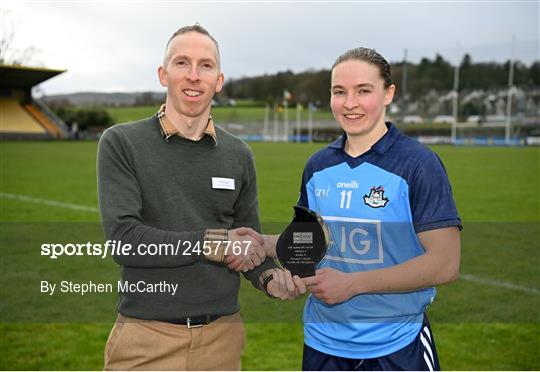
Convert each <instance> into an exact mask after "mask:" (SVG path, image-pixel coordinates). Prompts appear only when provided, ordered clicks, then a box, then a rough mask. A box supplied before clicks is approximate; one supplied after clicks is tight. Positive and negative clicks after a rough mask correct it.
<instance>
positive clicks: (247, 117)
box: [106, 105, 333, 124]
mask: <svg viewBox="0 0 540 372" xmlns="http://www.w3.org/2000/svg"><path fill="white" fill-rule="evenodd" d="M158 109H159V105H156V106H142V107H114V108H107V109H106V110H107V112H108V113H109V114H110V115H111V117H112V119H113V122H114V123H127V122H130V121H135V120H139V119H141V118H146V117H149V116H152V115H154V114H155V113H156V112H157V110H158ZM307 115H308V114H307V111H306V110H303V111H302V120H307ZM264 116H265V108H264V106H259V107H251V106H243V105H242V106H229V107H214V108H212V117H213V118H214V120H215V122H216V123H218V124H219V123H242V122H254V121H258V122H263V121H264ZM279 118H280V119H279V120H283V113H280V114H279ZM313 119H314V120H333V115H332V113H331V112H330V111H327V110H318V111H316V112H315V113H314V115H313ZM269 120H270V121H272V120H273V116H272V112H270V114H269ZM289 120H290V121H294V120H296V109H295V108H294V107H293V108H290V109H289Z"/></svg>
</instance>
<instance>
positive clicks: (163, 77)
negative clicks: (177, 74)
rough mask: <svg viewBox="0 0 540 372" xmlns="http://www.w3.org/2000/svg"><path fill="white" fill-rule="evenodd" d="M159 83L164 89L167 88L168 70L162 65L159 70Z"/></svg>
mask: <svg viewBox="0 0 540 372" xmlns="http://www.w3.org/2000/svg"><path fill="white" fill-rule="evenodd" d="M157 73H158V78H159V83H160V84H161V86H162V87H166V86H167V70H165V67H163V65H160V66H159V67H158V70H157Z"/></svg>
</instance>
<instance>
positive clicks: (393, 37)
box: [0, 0, 540, 94]
mask: <svg viewBox="0 0 540 372" xmlns="http://www.w3.org/2000/svg"><path fill="white" fill-rule="evenodd" d="M539 4H540V2H539V1H474V2H473V1H415V2H402V1H362V2H361V1H357V2H353V1H335V2H320V1H319V2H314V1H311V2H279V1H278V2H262V1H261V2H253V1H250V2H247V1H236V2H225V1H197V2H186V1H154V2H149V1H76V2H75V1H20V0H19V1H6V0H0V12H1V13H0V14H2V15H3V18H4V21H3V22H2V23H3V25H2V26H3V27H1V28H0V32H5V31H2V29H3V30H6V29H7V30H8V31H9V29H10V28H11V30H12V32H13V35H14V39H13V47H14V48H16V49H19V50H21V49H24V48H28V47H33V48H35V50H36V52H35V53H34V54H33V58H32V59H31V60H30V62H31V63H30V64H33V65H41V66H44V67H48V68H53V69H66V70H68V71H67V72H66V73H64V74H61V75H59V76H57V77H55V78H53V79H51V80H49V81H47V82H45V83H43V84H41V85H40V87H39V89H40V91H41V92H42V93H45V94H59V93H73V92H83V91H85V92H86V91H101V92H134V91H165V90H164V88H163V87H161V86H160V84H159V82H158V79H157V72H156V71H157V67H158V66H159V64H160V63H161V61H162V58H163V53H164V48H165V44H166V42H167V40H168V38H169V37H170V35H171V34H172V33H173V32H174V31H175V30H177V29H178V28H180V27H182V26H185V25H190V24H194V23H196V22H198V23H200V24H201V25H202V26H203V27H205V28H206V29H208V30H209V31H210V33H211V34H212V35H213V36H214V37H215V38H216V39H217V40H218V42H219V44H220V52H221V60H222V70H223V72H224V74H225V78H226V79H227V78H233V79H234V78H240V77H244V76H257V75H261V74H272V73H276V72H278V71H285V70H292V71H294V72H299V71H305V70H307V69H328V68H330V66H331V65H332V63H333V61H334V60H335V59H336V58H337V56H339V55H340V54H341V53H343V52H345V51H346V50H348V49H351V48H354V47H357V46H364V47H370V48H375V49H376V50H377V51H378V52H379V53H381V54H382V55H383V56H384V57H385V58H386V59H387V60H389V61H391V62H395V61H402V60H403V58H404V51H405V49H407V56H408V57H407V58H408V60H409V61H412V62H418V61H419V60H420V59H421V58H422V57H427V58H430V59H433V58H434V57H435V55H436V54H437V53H439V54H441V55H442V56H443V57H444V58H445V59H446V60H449V61H450V62H451V63H458V62H459V61H460V60H461V58H462V57H463V55H464V54H465V53H469V54H470V55H471V56H472V60H473V62H475V61H476V62H479V61H497V62H503V61H507V60H508V59H510V58H511V56H512V55H513V56H514V58H516V59H519V60H521V61H522V62H524V63H526V64H530V63H531V62H532V61H535V60H539V59H540V57H539V39H540V29H539V16H540V6H539ZM513 37H514V38H515V42H514V43H512V39H513Z"/></svg>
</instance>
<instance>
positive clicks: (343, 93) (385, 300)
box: [270, 48, 461, 370]
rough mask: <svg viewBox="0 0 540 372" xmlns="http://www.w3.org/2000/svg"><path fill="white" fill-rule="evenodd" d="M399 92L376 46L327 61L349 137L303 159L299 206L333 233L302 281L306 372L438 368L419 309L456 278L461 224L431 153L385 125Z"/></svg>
mask: <svg viewBox="0 0 540 372" xmlns="http://www.w3.org/2000/svg"><path fill="white" fill-rule="evenodd" d="M395 90H396V88H395V85H394V84H393V83H392V77H391V73H390V65H389V64H388V62H387V61H386V60H385V59H384V58H383V57H382V56H381V55H380V54H378V53H377V52H376V51H375V50H373V49H367V48H356V49H352V50H349V51H347V52H346V53H344V54H343V55H341V56H340V57H339V58H338V59H337V60H336V62H335V63H334V65H333V66H332V79H331V107H332V112H333V114H334V117H335V119H336V121H337V122H338V123H339V125H340V126H341V128H342V129H343V131H344V134H343V136H342V137H341V138H340V139H338V140H337V141H335V142H334V143H332V144H330V145H329V146H328V147H326V148H324V149H322V150H320V151H319V152H317V153H315V154H314V155H313V156H312V157H311V158H310V159H309V161H308V163H307V164H306V167H305V169H304V174H303V179H302V186H301V193H300V199H299V202H298V205H300V206H304V207H307V208H310V209H312V210H315V211H317V212H318V213H319V214H320V215H321V216H322V217H323V219H324V220H325V222H326V223H327V225H328V227H329V228H330V231H331V235H332V242H331V244H330V247H329V249H328V252H327V255H326V257H325V258H324V260H323V261H322V262H321V263H320V265H319V268H318V270H317V273H316V275H315V276H312V277H309V278H305V279H304V283H305V284H306V285H307V286H308V290H309V291H310V292H311V296H310V297H309V298H308V300H307V302H306V306H305V310H304V342H305V345H304V356H303V369H304V370H437V369H439V368H440V367H439V362H438V358H437V353H436V350H435V344H434V339H433V334H432V332H431V329H430V326H429V323H428V320H427V317H426V315H425V311H426V308H427V306H428V305H429V304H430V303H431V302H432V301H433V299H434V297H435V288H434V287H435V286H436V285H441V284H445V283H449V282H452V281H454V280H456V279H457V277H458V273H459V261H460V233H459V231H460V229H461V220H460V218H459V216H458V213H457V210H456V207H455V204H454V201H453V198H452V191H451V188H450V184H449V182H448V178H447V175H446V172H445V169H444V167H443V165H442V163H441V161H440V159H439V158H438V157H437V155H436V154H435V153H433V152H432V151H431V150H429V149H428V148H427V147H425V146H423V145H421V144H420V143H418V142H416V141H414V140H412V139H410V138H408V137H406V136H404V135H403V134H402V133H401V132H400V131H399V130H398V129H397V128H396V127H395V126H394V125H393V124H392V123H390V122H386V121H385V109H386V106H388V105H389V104H390V103H391V102H392V99H393V96H394V92H395ZM270 255H271V253H270Z"/></svg>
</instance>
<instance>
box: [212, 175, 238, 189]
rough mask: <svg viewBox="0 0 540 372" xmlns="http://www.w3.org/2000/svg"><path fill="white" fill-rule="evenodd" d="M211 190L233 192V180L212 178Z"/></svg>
mask: <svg viewBox="0 0 540 372" xmlns="http://www.w3.org/2000/svg"><path fill="white" fill-rule="evenodd" d="M212 188H213V189H225V190H234V178H220V177H212Z"/></svg>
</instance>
